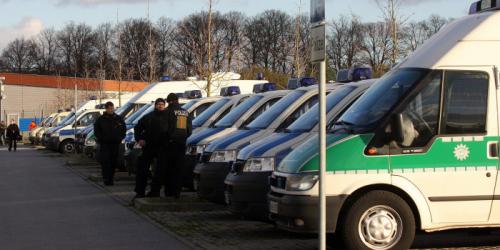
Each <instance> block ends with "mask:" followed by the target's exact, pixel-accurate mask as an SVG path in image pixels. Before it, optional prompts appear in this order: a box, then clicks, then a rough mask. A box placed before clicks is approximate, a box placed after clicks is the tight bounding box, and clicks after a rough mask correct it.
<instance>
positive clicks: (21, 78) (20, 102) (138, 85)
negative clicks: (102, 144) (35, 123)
mask: <svg viewBox="0 0 500 250" xmlns="http://www.w3.org/2000/svg"><path fill="white" fill-rule="evenodd" d="M0 77H5V81H4V89H5V92H4V94H5V96H6V99H4V100H2V105H1V110H0V119H1V120H5V119H6V118H7V117H15V116H17V117H19V118H39V117H42V116H46V115H48V114H50V113H53V112H56V111H57V110H60V109H69V108H71V107H72V106H74V96H75V91H74V90H75V84H76V85H77V86H78V92H77V96H78V102H79V103H81V102H83V101H86V100H88V99H90V98H91V97H95V98H99V97H100V96H101V97H102V98H117V97H118V91H119V85H120V83H119V82H118V81H109V80H104V81H100V80H98V79H90V78H73V77H58V76H42V75H31V74H14V73H0ZM101 86H102V88H101ZM146 86H147V83H145V82H130V81H122V82H121V91H122V93H123V94H131V93H134V92H138V91H141V90H142V89H144V88H145V87H146Z"/></svg>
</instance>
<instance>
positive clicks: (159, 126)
mask: <svg viewBox="0 0 500 250" xmlns="http://www.w3.org/2000/svg"><path fill="white" fill-rule="evenodd" d="M168 122H169V121H168V116H167V112H166V111H158V110H155V111H153V112H151V113H149V114H147V115H145V116H144V117H143V118H141V119H140V120H139V123H137V125H136V126H135V128H134V136H135V141H137V142H138V141H140V140H144V141H146V148H150V147H156V146H162V145H165V144H166V142H167V140H168V127H169V126H168Z"/></svg>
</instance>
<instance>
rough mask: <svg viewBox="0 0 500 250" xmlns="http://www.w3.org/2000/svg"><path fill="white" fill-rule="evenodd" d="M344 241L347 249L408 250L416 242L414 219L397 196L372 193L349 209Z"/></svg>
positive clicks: (385, 192) (345, 223)
mask: <svg viewBox="0 0 500 250" xmlns="http://www.w3.org/2000/svg"><path fill="white" fill-rule="evenodd" d="M347 209H348V211H347V213H346V216H345V217H344V220H343V223H341V237H342V240H343V242H344V244H345V246H346V247H347V248H348V249H356V250H358V249H376V250H386V249H409V248H410V246H411V244H412V243H413V239H414V238H415V217H414V215H413V212H412V210H411V208H410V206H409V205H408V204H407V203H406V201H405V200H403V199H402V198H401V197H399V196H398V195H396V194H394V193H391V192H387V191H371V192H369V193H367V194H365V195H363V196H362V197H360V198H359V199H358V200H356V201H355V202H354V203H353V204H352V205H351V206H350V207H349V208H347Z"/></svg>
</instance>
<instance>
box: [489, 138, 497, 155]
mask: <svg viewBox="0 0 500 250" xmlns="http://www.w3.org/2000/svg"><path fill="white" fill-rule="evenodd" d="M488 147H489V148H488V155H489V156H490V158H498V142H490V143H489V144H488Z"/></svg>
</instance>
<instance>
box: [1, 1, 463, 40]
mask: <svg viewBox="0 0 500 250" xmlns="http://www.w3.org/2000/svg"><path fill="white" fill-rule="evenodd" d="M150 1H151V3H150V10H151V11H150V14H151V18H152V19H153V20H155V19H157V18H158V17H160V16H166V17H170V18H172V19H175V20H178V19H181V18H182V17H184V16H186V15H188V14H190V13H193V12H197V11H200V10H203V9H206V8H207V0H150ZM404 1H406V3H405V6H403V10H404V12H405V15H406V16H409V17H410V18H411V19H414V20H420V19H425V18H426V17H428V16H429V15H431V14H439V15H442V16H445V17H459V16H463V15H466V14H467V10H468V8H469V6H470V3H471V2H473V0H404ZM300 2H301V3H302V4H300ZM0 6H1V7H0V49H1V48H3V47H4V46H5V43H6V42H7V41H9V40H11V39H12V38H13V37H20V36H26V37H29V36H32V35H35V34H37V33H38V32H39V31H40V30H42V29H43V28H49V27H54V28H58V27H61V26H62V25H64V24H65V23H67V22H69V21H76V22H86V23H88V24H91V25H96V24H99V23H103V22H116V19H117V12H118V13H119V19H121V20H123V19H127V18H131V17H146V14H147V0H0ZM299 7H300V11H301V12H308V11H309V0H216V4H215V9H216V10H219V11H221V12H227V11H231V10H236V11H241V12H244V13H246V14H247V15H249V16H251V15H255V14H257V13H260V12H262V11H264V10H267V9H280V10H283V11H286V12H288V13H290V14H297V13H298V12H299ZM326 9H327V18H328V19H332V18H335V17H338V16H339V15H341V14H350V13H354V14H356V15H358V16H360V17H361V18H362V20H363V21H376V20H379V19H381V13H380V11H379V9H378V7H377V5H376V3H375V0H326Z"/></svg>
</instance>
